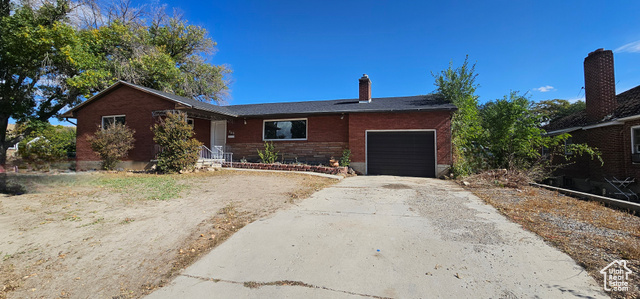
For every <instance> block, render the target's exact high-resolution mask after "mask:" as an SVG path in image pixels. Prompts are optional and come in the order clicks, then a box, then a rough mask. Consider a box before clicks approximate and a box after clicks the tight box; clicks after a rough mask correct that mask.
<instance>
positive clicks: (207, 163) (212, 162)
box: [196, 159, 224, 168]
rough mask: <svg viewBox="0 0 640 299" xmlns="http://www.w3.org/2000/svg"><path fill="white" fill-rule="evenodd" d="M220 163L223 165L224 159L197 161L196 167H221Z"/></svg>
mask: <svg viewBox="0 0 640 299" xmlns="http://www.w3.org/2000/svg"><path fill="white" fill-rule="evenodd" d="M222 163H224V159H198V162H197V163H196V167H197V168H203V167H222Z"/></svg>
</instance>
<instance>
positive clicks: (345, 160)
mask: <svg viewBox="0 0 640 299" xmlns="http://www.w3.org/2000/svg"><path fill="white" fill-rule="evenodd" d="M350 165H351V150H350V149H348V148H345V149H344V150H343V151H342V157H340V166H342V167H348V166H350Z"/></svg>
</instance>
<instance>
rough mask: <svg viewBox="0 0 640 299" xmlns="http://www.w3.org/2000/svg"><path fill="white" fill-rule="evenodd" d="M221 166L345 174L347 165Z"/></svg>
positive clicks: (258, 164)
mask: <svg viewBox="0 0 640 299" xmlns="http://www.w3.org/2000/svg"><path fill="white" fill-rule="evenodd" d="M222 167H235V168H247V169H263V170H284V171H309V172H318V173H325V174H347V172H348V170H349V168H348V167H326V166H312V165H296V164H266V163H248V162H245V163H243V162H233V163H230V162H224V163H222Z"/></svg>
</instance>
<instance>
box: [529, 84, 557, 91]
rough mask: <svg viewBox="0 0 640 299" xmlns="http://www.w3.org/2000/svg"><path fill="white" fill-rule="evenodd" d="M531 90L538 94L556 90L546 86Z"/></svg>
mask: <svg viewBox="0 0 640 299" xmlns="http://www.w3.org/2000/svg"><path fill="white" fill-rule="evenodd" d="M533 90H537V91H539V92H549V91H554V90H556V88H555V87H553V86H551V85H547V86H541V87H538V88H534V89H533Z"/></svg>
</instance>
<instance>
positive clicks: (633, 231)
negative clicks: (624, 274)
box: [463, 173, 640, 298]
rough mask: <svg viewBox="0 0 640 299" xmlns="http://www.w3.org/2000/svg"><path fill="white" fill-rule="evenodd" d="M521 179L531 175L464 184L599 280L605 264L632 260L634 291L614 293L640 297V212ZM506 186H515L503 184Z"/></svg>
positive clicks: (489, 176)
mask: <svg viewBox="0 0 640 299" xmlns="http://www.w3.org/2000/svg"><path fill="white" fill-rule="evenodd" d="M516 182H518V183H516ZM520 182H526V180H524V179H522V178H518V177H516V178H513V177H509V175H508V174H507V173H503V175H500V174H496V173H491V174H486V173H485V174H481V175H477V176H474V177H471V178H468V179H466V180H465V183H463V185H465V186H466V187H467V188H468V189H469V190H470V191H472V192H473V193H474V194H476V195H477V196H479V197H480V198H482V199H484V200H485V201H486V202H487V203H489V204H491V205H493V206H494V207H496V208H497V209H498V210H499V211H501V212H502V213H503V214H505V215H506V216H507V217H509V218H511V219H512V220H513V221H515V222H517V223H519V224H521V225H522V226H523V227H524V228H526V229H528V230H530V231H532V232H534V233H536V234H538V235H539V236H541V237H542V238H544V239H545V240H546V241H547V242H549V243H551V244H553V245H554V246H555V247H557V248H559V249H560V250H562V251H564V252H565V253H567V254H568V255H569V256H571V257H572V258H573V259H574V260H575V261H576V262H577V263H578V264H579V265H581V266H582V267H584V268H585V269H586V270H587V271H588V272H589V274H590V275H591V276H592V277H593V278H594V279H596V281H598V283H599V284H600V285H602V283H603V275H602V274H600V273H599V271H600V270H601V269H602V268H604V267H605V266H607V265H608V264H609V263H611V262H612V261H614V260H618V259H624V260H628V261H629V262H628V267H629V268H630V269H631V270H632V271H633V272H634V274H632V275H631V276H630V283H631V286H632V287H631V290H630V291H629V292H609V295H611V296H612V297H613V298H640V276H639V275H638V274H639V273H640V217H638V216H634V215H631V214H630V213H627V212H625V211H620V210H615V209H611V208H607V207H605V206H603V205H602V204H600V203H597V202H590V201H583V200H579V199H576V198H573V197H569V196H564V195H562V194H560V193H557V192H555V191H549V190H546V189H540V188H536V187H530V186H526V185H524V184H522V183H520ZM507 185H508V186H512V187H514V188H503V187H502V186H507Z"/></svg>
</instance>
